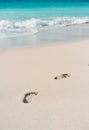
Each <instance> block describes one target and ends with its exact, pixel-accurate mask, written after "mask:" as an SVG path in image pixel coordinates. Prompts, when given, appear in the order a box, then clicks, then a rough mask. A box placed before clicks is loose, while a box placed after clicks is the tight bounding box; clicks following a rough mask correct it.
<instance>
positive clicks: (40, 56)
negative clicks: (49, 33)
mask: <svg viewBox="0 0 89 130" xmlns="http://www.w3.org/2000/svg"><path fill="white" fill-rule="evenodd" d="M88 64H89V40H85V41H81V42H79V43H69V44H63V45H52V46H51V45H50V46H43V47H36V48H34V47H33V48H21V49H12V50H8V51H2V52H0V130H89V66H88ZM63 73H70V74H71V77H69V78H63V79H59V80H55V79H54V77H55V76H56V75H58V74H63ZM31 91H38V93H39V94H38V95H37V96H34V97H33V98H32V101H31V103H27V104H25V103H23V102H22V101H23V98H24V94H26V93H28V92H31Z"/></svg>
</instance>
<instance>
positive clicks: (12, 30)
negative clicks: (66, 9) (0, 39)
mask: <svg viewBox="0 0 89 130" xmlns="http://www.w3.org/2000/svg"><path fill="white" fill-rule="evenodd" d="M74 24H89V17H59V18H50V19H35V18H32V19H28V20H24V21H10V20H0V32H1V33H0V36H1V34H5V36H6V34H10V35H14V34H17V35H18V34H22V33H26V32H29V34H35V33H37V32H38V30H39V29H41V28H45V27H55V26H58V27H64V26H69V25H74Z"/></svg>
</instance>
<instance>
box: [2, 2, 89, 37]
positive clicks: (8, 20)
mask: <svg viewBox="0 0 89 130" xmlns="http://www.w3.org/2000/svg"><path fill="white" fill-rule="evenodd" d="M74 25H81V26H82V25H87V26H89V1H74V0H73V1H60V0H45V1H44V0H43V1H42V0H38V1H31V0H28V1H27V0H26V1H25V0H24V1H15V0H14V1H5V0H4V1H0V39H5V38H10V37H11V38H12V37H18V36H22V35H26V34H28V35H29V36H33V35H38V34H37V33H40V31H42V30H43V31H44V30H48V29H54V30H55V28H56V29H57V28H58V30H60V29H61V28H65V27H67V26H74ZM65 29H66V28H65ZM65 29H64V32H66V30H65ZM72 30H73V29H72ZM84 30H86V29H84ZM52 31H53V30H52ZM81 31H82V30H81Z"/></svg>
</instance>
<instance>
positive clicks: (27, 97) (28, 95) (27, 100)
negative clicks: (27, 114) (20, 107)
mask: <svg viewBox="0 0 89 130" xmlns="http://www.w3.org/2000/svg"><path fill="white" fill-rule="evenodd" d="M35 95H38V92H29V93H26V94H25V95H24V99H23V103H30V102H31V100H32V97H33V96H35Z"/></svg>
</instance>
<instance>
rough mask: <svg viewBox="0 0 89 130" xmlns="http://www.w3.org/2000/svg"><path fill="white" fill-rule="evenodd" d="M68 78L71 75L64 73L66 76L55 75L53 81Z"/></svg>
mask: <svg viewBox="0 0 89 130" xmlns="http://www.w3.org/2000/svg"><path fill="white" fill-rule="evenodd" d="M70 76H71V74H69V73H66V74H61V75H57V76H56V77H54V79H56V80H57V79H62V78H68V77H70Z"/></svg>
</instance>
